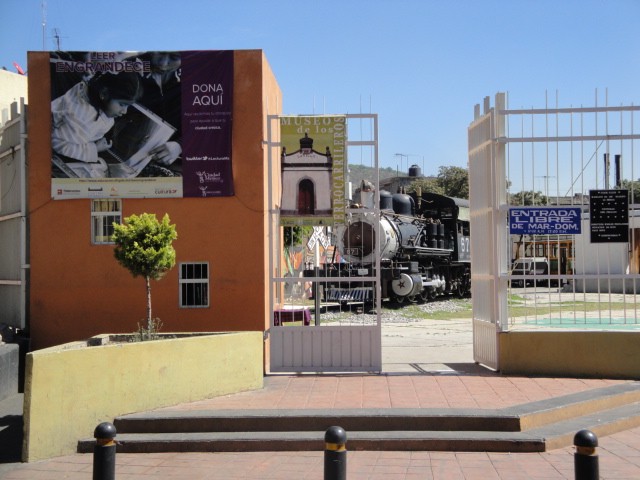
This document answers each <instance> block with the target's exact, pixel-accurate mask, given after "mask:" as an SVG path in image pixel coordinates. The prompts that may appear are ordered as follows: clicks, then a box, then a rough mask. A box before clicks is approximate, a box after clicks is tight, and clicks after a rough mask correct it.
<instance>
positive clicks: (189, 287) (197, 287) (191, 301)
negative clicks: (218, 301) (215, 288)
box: [180, 262, 209, 308]
mask: <svg viewBox="0 0 640 480" xmlns="http://www.w3.org/2000/svg"><path fill="white" fill-rule="evenodd" d="M180 306H181V307H183V308H201V307H208V306H209V264H208V263H206V262H205V263H181V264H180Z"/></svg>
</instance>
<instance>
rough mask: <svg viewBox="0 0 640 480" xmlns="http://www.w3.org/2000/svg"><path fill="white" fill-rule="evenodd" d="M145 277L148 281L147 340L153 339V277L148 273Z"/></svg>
mask: <svg viewBox="0 0 640 480" xmlns="http://www.w3.org/2000/svg"><path fill="white" fill-rule="evenodd" d="M144 278H145V281H146V283H147V340H151V326H152V320H151V318H152V317H151V278H150V277H149V276H148V275H147V276H146V277H144Z"/></svg>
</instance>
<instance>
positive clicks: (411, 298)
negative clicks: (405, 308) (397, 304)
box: [406, 295, 419, 303]
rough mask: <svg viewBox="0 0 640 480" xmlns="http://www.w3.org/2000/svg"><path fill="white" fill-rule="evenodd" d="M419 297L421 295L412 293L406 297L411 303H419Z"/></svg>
mask: <svg viewBox="0 0 640 480" xmlns="http://www.w3.org/2000/svg"><path fill="white" fill-rule="evenodd" d="M418 298H419V295H410V296H408V297H406V299H407V300H408V301H409V303H418Z"/></svg>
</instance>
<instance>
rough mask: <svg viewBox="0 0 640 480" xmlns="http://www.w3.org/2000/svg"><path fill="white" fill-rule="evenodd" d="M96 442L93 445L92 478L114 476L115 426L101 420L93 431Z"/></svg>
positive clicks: (110, 478) (104, 479) (102, 479)
mask: <svg viewBox="0 0 640 480" xmlns="http://www.w3.org/2000/svg"><path fill="white" fill-rule="evenodd" d="M93 436H94V438H95V439H96V444H95V446H94V447H93V480H115V478H116V441H115V440H114V439H115V438H116V427H114V426H113V424H112V423H109V422H103V423H101V424H100V425H98V426H97V427H96V429H95V430H94V431H93Z"/></svg>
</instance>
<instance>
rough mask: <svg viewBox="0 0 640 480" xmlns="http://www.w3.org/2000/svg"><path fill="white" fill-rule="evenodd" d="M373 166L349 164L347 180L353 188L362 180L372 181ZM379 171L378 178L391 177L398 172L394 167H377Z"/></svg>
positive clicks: (373, 178) (373, 174) (373, 177)
mask: <svg viewBox="0 0 640 480" xmlns="http://www.w3.org/2000/svg"><path fill="white" fill-rule="evenodd" d="M375 170H376V169H375V168H372V167H365V166H363V165H351V164H350V165H349V181H350V182H351V185H352V186H353V190H354V191H355V189H356V188H358V187H359V186H360V183H361V182H362V180H363V179H364V180H368V181H370V182H374V180H375ZM378 170H379V171H380V180H384V179H385V178H392V177H396V176H398V173H397V172H396V170H395V169H393V168H390V167H386V168H379V169H378Z"/></svg>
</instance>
